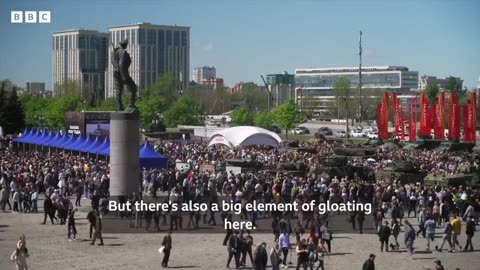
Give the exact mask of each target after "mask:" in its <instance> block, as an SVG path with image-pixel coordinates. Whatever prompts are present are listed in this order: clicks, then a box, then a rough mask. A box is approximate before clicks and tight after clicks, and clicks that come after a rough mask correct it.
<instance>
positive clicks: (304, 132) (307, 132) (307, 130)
mask: <svg viewBox="0 0 480 270" xmlns="http://www.w3.org/2000/svg"><path fill="white" fill-rule="evenodd" d="M298 128H299V129H301V130H303V134H310V129H308V128H306V127H298Z"/></svg>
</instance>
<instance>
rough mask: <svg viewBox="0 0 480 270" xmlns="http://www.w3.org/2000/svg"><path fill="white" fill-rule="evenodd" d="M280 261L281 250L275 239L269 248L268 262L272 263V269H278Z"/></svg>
mask: <svg viewBox="0 0 480 270" xmlns="http://www.w3.org/2000/svg"><path fill="white" fill-rule="evenodd" d="M281 262H282V250H281V249H280V244H279V243H278V241H275V243H274V244H273V247H272V249H271V250H270V263H271V264H272V270H280V263H281Z"/></svg>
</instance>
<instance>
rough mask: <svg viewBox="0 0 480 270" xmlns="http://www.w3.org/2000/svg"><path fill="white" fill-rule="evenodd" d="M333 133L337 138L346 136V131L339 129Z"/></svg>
mask: <svg viewBox="0 0 480 270" xmlns="http://www.w3.org/2000/svg"><path fill="white" fill-rule="evenodd" d="M334 135H335V137H337V138H346V137H347V132H345V131H344V130H339V131H335V134H334Z"/></svg>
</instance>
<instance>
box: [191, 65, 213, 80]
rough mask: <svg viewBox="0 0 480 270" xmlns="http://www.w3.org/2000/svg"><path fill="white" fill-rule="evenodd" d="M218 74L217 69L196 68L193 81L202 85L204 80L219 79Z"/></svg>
mask: <svg viewBox="0 0 480 270" xmlns="http://www.w3.org/2000/svg"><path fill="white" fill-rule="evenodd" d="M216 73H217V72H216V69H215V67H207V66H204V67H199V68H194V69H193V76H192V79H193V80H194V81H195V82H197V83H201V81H202V80H208V79H215V78H217V74H216Z"/></svg>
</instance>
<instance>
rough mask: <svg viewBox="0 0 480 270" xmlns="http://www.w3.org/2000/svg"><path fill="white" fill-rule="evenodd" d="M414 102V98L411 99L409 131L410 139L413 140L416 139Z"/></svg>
mask: <svg viewBox="0 0 480 270" xmlns="http://www.w3.org/2000/svg"><path fill="white" fill-rule="evenodd" d="M413 102H414V99H412V100H411V101H410V104H409V105H408V127H409V133H410V136H409V141H411V142H413V141H415V137H416V134H415V129H416V126H415V118H414V117H413V104H414V103H413Z"/></svg>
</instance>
